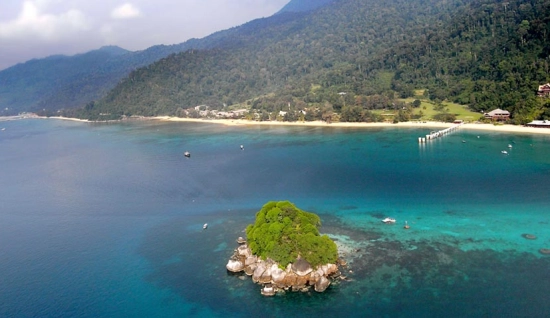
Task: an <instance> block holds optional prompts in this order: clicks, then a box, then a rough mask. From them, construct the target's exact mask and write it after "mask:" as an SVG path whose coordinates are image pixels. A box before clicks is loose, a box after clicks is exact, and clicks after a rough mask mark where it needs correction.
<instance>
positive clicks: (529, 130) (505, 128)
mask: <svg viewBox="0 0 550 318" xmlns="http://www.w3.org/2000/svg"><path fill="white" fill-rule="evenodd" d="M152 119H155V120H161V121H172V122H197V123H212V124H221V125H226V126H252V125H265V126H310V127H342V128H380V127H400V128H401V127H404V128H405V127H406V128H447V127H451V126H453V125H454V124H452V123H443V122H432V121H429V122H400V123H396V124H393V123H347V122H346V123H342V122H337V123H331V124H328V123H326V122H323V121H307V122H280V121H251V120H245V119H201V118H178V117H167V116H164V117H153V118H152ZM460 129H467V130H481V131H494V132H505V133H525V134H545V135H550V129H546V128H535V127H524V126H516V125H493V124H472V123H468V124H462V126H461V127H460Z"/></svg>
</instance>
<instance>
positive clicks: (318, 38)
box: [73, 0, 550, 123]
mask: <svg viewBox="0 0 550 318" xmlns="http://www.w3.org/2000/svg"><path fill="white" fill-rule="evenodd" d="M549 35H550V0H533V1H518V0H515V1H514V0H512V1H489V0H477V1H475V0H471V1H469V0H448V1H438V0H384V1H382V0H372V1H362V0H335V1H334V2H333V3H331V4H329V5H327V6H325V7H323V8H321V9H319V10H316V11H314V12H309V13H281V14H277V15H275V16H273V17H271V18H267V19H261V20H257V21H254V23H249V24H247V25H245V26H243V27H242V28H239V29H238V30H233V33H232V34H231V36H232V41H231V45H229V44H228V45H227V46H219V47H218V48H217V49H214V50H193V51H187V52H184V53H178V54H173V55H170V56H168V57H166V58H164V59H162V60H160V61H159V62H157V63H154V64H152V65H149V66H147V67H144V68H141V69H138V70H135V71H133V72H132V73H131V74H130V75H129V76H128V77H127V78H126V79H124V80H123V81H122V82H121V83H120V84H119V85H117V86H116V87H115V88H114V89H113V90H112V91H111V92H110V93H109V94H108V95H107V97H105V98H104V99H101V100H99V101H97V102H92V103H89V104H88V105H87V106H86V108H85V109H84V110H83V111H82V112H81V113H79V114H76V115H79V116H81V117H86V118H92V119H109V118H118V117H120V116H122V115H145V116H152V115H180V114H182V110H183V109H186V108H189V107H193V106H197V105H208V106H210V107H213V108H217V109H222V108H224V107H225V106H227V105H232V104H237V103H247V105H248V106H249V107H251V108H252V109H253V110H255V111H257V112H258V113H266V112H267V113H269V112H273V111H279V110H285V111H288V110H290V111H291V112H293V111H297V110H302V109H306V108H307V109H309V110H311V109H317V110H323V109H325V110H326V109H328V110H331V111H335V112H337V113H341V114H343V115H345V116H343V117H346V116H347V115H348V114H351V113H353V114H359V115H360V116H363V117H362V120H369V119H368V118H365V114H367V115H368V111H369V110H372V109H375V108H388V107H390V108H391V107H394V106H395V105H396V98H399V97H402V98H404V97H410V96H412V94H413V90H414V89H427V90H426V91H425V93H426V95H427V96H429V98H431V99H432V100H434V101H436V102H437V101H441V100H450V101H455V102H459V103H461V104H465V105H469V106H470V107H471V108H472V109H474V110H490V109H493V108H496V107H499V108H503V109H507V110H509V111H511V112H512V116H513V118H514V120H515V121H516V122H518V123H519V122H524V121H527V120H531V119H534V118H540V117H545V116H548V117H550V112H548V111H547V108H548V103H547V102H546V100H543V99H541V98H537V97H536V90H537V88H538V85H539V84H542V83H545V82H548V81H549V80H550V73H549V63H550V56H549V54H550V45H549V39H548V38H549ZM310 113H311V112H310ZM100 114H103V115H102V116H103V117H102V116H100ZM73 115H75V114H73ZM359 115H358V116H359ZM367 117H368V116H367ZM353 119H355V120H357V118H353Z"/></svg>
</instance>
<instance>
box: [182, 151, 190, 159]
mask: <svg viewBox="0 0 550 318" xmlns="http://www.w3.org/2000/svg"><path fill="white" fill-rule="evenodd" d="M183 155H184V156H186V157H187V158H190V157H191V153H190V152H189V151H186V152H184V153H183Z"/></svg>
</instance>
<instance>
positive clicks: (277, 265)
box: [226, 201, 341, 296]
mask: <svg viewBox="0 0 550 318" xmlns="http://www.w3.org/2000/svg"><path fill="white" fill-rule="evenodd" d="M320 225H321V219H320V218H319V216H317V215H316V214H314V213H310V212H305V211H302V210H300V209H298V208H297V207H296V206H294V205H293V204H292V203H290V202H288V201H280V202H274V201H271V202H268V203H266V204H265V205H264V206H263V207H262V209H261V210H260V211H259V212H258V213H256V221H255V222H254V224H250V225H248V226H247V228H246V236H247V239H248V240H245V239H244V238H242V237H239V238H238V240H237V242H238V243H239V244H240V246H239V247H238V248H237V249H236V250H235V252H234V254H233V255H232V256H231V258H230V259H229V261H228V263H227V265H226V268H227V270H228V271H230V272H234V273H238V272H242V271H244V272H245V273H246V274H247V275H248V276H252V280H253V281H254V282H255V283H258V284H261V285H263V287H262V294H263V295H265V296H272V295H274V294H275V293H277V292H282V291H288V290H291V291H308V290H310V289H311V288H312V287H313V289H314V290H315V291H317V292H323V291H325V290H326V289H327V287H328V286H329V285H330V283H331V281H332V279H334V278H337V277H338V276H340V270H339V268H338V265H337V264H338V262H339V260H338V249H337V246H336V244H335V243H334V242H333V241H332V240H331V239H330V238H329V237H328V236H327V235H320V234H319V230H318V227H319V226H320ZM340 261H341V260H340Z"/></svg>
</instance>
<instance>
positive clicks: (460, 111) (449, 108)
mask: <svg viewBox="0 0 550 318" xmlns="http://www.w3.org/2000/svg"><path fill="white" fill-rule="evenodd" d="M423 94H424V90H416V91H415V95H416V96H415V97H411V98H403V99H400V101H402V102H405V103H412V102H413V101H414V100H415V99H418V100H420V107H418V108H415V109H414V110H413V114H415V115H417V114H422V117H421V118H420V120H430V119H431V118H433V116H434V115H435V114H437V113H440V111H438V110H436V108H437V105H436V104H435V103H434V102H432V101H430V100H428V99H426V98H425V97H424V96H423ZM441 105H443V110H444V111H446V112H448V113H451V114H454V115H456V119H461V120H464V121H477V120H478V119H479V118H480V117H481V116H482V114H480V113H476V112H473V111H471V110H469V109H468V107H467V106H464V105H460V104H456V103H451V102H447V101H444V102H442V103H441Z"/></svg>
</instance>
